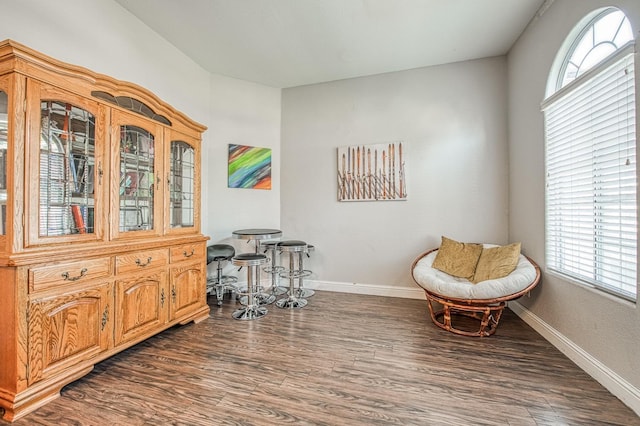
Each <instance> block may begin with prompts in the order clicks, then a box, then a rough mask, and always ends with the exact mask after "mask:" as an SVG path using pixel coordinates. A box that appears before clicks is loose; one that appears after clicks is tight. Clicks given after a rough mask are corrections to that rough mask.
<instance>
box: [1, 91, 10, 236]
mask: <svg viewBox="0 0 640 426" xmlns="http://www.w3.org/2000/svg"><path fill="white" fill-rule="evenodd" d="M8 101H9V98H8V96H7V94H6V93H5V92H3V91H1V90H0V235H6V232H7V226H6V225H7V136H8V131H9V128H8V122H7V108H8Z"/></svg>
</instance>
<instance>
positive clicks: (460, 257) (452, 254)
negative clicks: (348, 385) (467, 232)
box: [431, 237, 482, 280]
mask: <svg viewBox="0 0 640 426" xmlns="http://www.w3.org/2000/svg"><path fill="white" fill-rule="evenodd" d="M480 253H482V244H473V243H459V242H457V241H454V240H451V239H449V238H447V237H442V243H441V244H440V248H439V249H438V253H437V254H436V258H435V259H434V260H433V265H431V266H432V267H433V268H435V269H438V270H440V271H442V272H445V273H447V274H449V275H453V276H454V277H459V278H465V279H468V280H471V278H473V274H474V272H475V270H476V265H477V264H478V259H479V258H480Z"/></svg>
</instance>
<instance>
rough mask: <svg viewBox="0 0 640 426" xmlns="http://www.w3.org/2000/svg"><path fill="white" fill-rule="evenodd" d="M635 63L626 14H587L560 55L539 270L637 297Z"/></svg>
mask: <svg viewBox="0 0 640 426" xmlns="http://www.w3.org/2000/svg"><path fill="white" fill-rule="evenodd" d="M633 58H634V39H633V31H632V29H631V24H630V22H629V19H628V18H627V17H626V16H625V14H624V13H623V12H622V11H620V10H619V9H616V8H606V9H603V10H599V11H596V12H594V13H593V14H592V15H589V16H588V17H586V18H585V20H583V21H582V22H581V23H580V24H579V25H578V26H577V27H576V28H575V30H574V31H573V32H572V33H571V35H570V36H569V37H568V38H567V40H565V43H564V45H563V47H562V48H561V49H560V51H559V52H558V55H557V57H556V62H555V63H554V66H553V68H552V71H551V74H550V75H549V82H548V84H547V92H548V93H547V99H546V100H545V101H544V103H543V111H544V123H545V144H546V146H545V148H546V149H545V169H546V190H545V202H546V205H545V212H546V222H545V233H546V235H545V245H546V265H547V268H548V269H549V270H550V271H553V272H556V273H559V274H562V275H564V276H567V277H570V278H571V279H573V280H577V281H579V282H581V283H585V284H587V285H590V286H593V287H596V288H599V289H601V290H605V291H607V292H609V293H613V294H615V295H618V296H621V297H623V298H626V299H629V300H633V301H635V300H636V297H637V284H636V283H637V278H636V274H637V272H636V271H637V260H636V259H637V202H636V198H637V184H636V109H635V69H634V59H633Z"/></svg>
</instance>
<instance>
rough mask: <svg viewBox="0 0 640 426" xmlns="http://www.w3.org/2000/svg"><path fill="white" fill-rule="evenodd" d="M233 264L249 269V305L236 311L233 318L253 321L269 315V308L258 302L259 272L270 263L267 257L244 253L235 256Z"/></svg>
mask: <svg viewBox="0 0 640 426" xmlns="http://www.w3.org/2000/svg"><path fill="white" fill-rule="evenodd" d="M231 262H232V263H233V264H234V265H236V266H240V267H242V266H246V267H247V292H246V294H245V296H246V298H247V305H246V306H245V307H243V308H240V309H238V310H236V311H235V312H234V313H233V314H232V316H233V318H235V319H237V320H253V319H257V318H262V317H263V316H265V315H266V314H267V308H265V307H264V306H260V302H259V300H258V297H257V296H258V293H259V288H260V286H259V283H258V280H259V277H260V275H259V272H260V269H259V268H260V266H262V265H264V264H265V263H267V262H268V259H267V256H265V255H264V254H259V253H242V254H239V255H237V256H235V257H234V258H233V259H232V260H231Z"/></svg>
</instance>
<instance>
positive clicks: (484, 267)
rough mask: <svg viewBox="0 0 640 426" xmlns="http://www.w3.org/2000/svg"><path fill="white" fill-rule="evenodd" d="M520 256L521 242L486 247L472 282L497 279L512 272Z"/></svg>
mask: <svg viewBox="0 0 640 426" xmlns="http://www.w3.org/2000/svg"><path fill="white" fill-rule="evenodd" d="M519 258H520V243H513V244H509V245H506V246H502V247H491V248H485V249H484V250H482V253H481V254H480V259H479V260H478V264H477V266H476V273H475V274H474V276H473V279H472V280H471V282H473V283H479V282H480V281H486V280H496V279H498V278H502V277H506V276H507V275H509V274H510V273H512V272H513V271H514V270H515V269H516V266H517V265H518V259H519Z"/></svg>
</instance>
